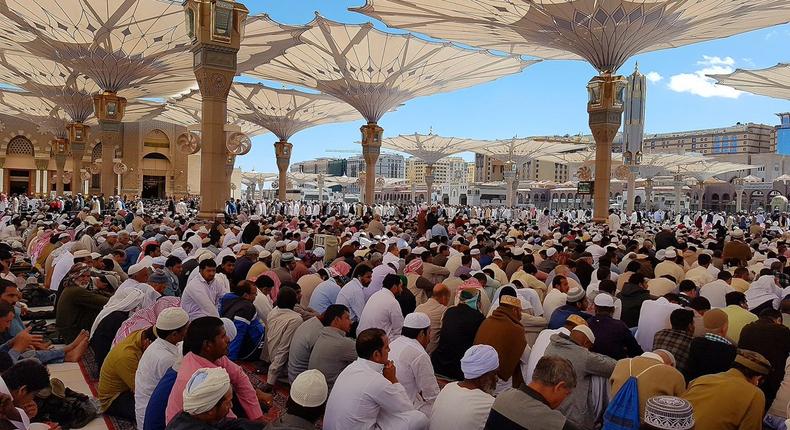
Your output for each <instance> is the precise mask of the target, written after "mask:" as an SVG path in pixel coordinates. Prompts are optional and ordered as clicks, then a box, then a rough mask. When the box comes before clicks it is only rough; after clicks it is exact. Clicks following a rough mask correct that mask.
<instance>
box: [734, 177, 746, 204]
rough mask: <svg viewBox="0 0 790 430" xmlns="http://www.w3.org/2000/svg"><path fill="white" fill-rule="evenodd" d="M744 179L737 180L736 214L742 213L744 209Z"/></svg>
mask: <svg viewBox="0 0 790 430" xmlns="http://www.w3.org/2000/svg"><path fill="white" fill-rule="evenodd" d="M743 194H744V189H743V179H741V178H737V179H736V180H735V212H740V211H741V210H742V209H743Z"/></svg>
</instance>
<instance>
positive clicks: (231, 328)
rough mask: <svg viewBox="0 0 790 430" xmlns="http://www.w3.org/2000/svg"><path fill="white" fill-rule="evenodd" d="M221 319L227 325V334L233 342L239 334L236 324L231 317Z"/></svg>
mask: <svg viewBox="0 0 790 430" xmlns="http://www.w3.org/2000/svg"><path fill="white" fill-rule="evenodd" d="M220 319H221V320H222V324H223V325H224V326H225V334H226V335H227V336H228V339H230V341H231V342H233V339H235V338H236V334H237V330H236V324H234V323H233V321H231V320H230V319H229V318H220Z"/></svg>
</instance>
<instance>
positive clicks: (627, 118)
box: [623, 63, 647, 214]
mask: <svg viewBox="0 0 790 430" xmlns="http://www.w3.org/2000/svg"><path fill="white" fill-rule="evenodd" d="M646 97H647V80H646V79H645V76H644V75H643V74H641V73H639V63H637V64H636V65H635V66H634V73H632V74H631V75H630V76H628V78H627V83H626V88H625V99H624V101H623V110H624V115H623V164H624V165H626V166H628V168H629V169H630V170H631V173H630V174H629V175H628V178H627V180H628V188H627V190H628V192H627V197H628V200H627V206H626V210H627V212H628V213H629V214H630V213H631V212H633V211H634V198H635V197H636V196H635V194H636V190H635V188H636V187H635V186H634V182H635V180H636V176H637V175H638V173H639V164H640V163H641V161H642V138H643V137H644V134H645V98H646Z"/></svg>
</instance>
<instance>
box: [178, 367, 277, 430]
mask: <svg viewBox="0 0 790 430" xmlns="http://www.w3.org/2000/svg"><path fill="white" fill-rule="evenodd" d="M204 367H210V368H214V367H222V368H223V369H225V370H226V371H227V372H228V376H230V385H231V386H232V387H233V394H235V395H236V397H237V398H238V399H239V403H241V407H242V408H243V409H244V412H245V413H246V414H247V418H249V419H250V420H257V419H258V418H260V417H262V416H263V411H261V405H260V403H258V396H257V395H256V394H255V389H254V388H253V387H252V383H251V382H250V378H249V377H248V376H247V374H245V373H244V371H243V370H242V369H241V367H240V366H239V365H237V364H236V363H234V362H232V361H230V360H229V359H228V357H227V356H225V357H222V358H220V359H219V360H217V361H216V362H214V363H212V362H210V361H208V360H206V359H205V358H203V357H201V356H199V355H195V354H193V353H191V352H190V353H188V354H187V355H186V356H184V360H183V361H182V362H181V367H180V368H179V369H178V376H177V377H176V383H175V384H174V385H173V391H171V392H170V398H169V399H168V401H167V410H166V412H165V420H166V422H168V423H169V422H170V421H171V420H172V419H173V418H174V417H175V416H176V415H178V414H179V413H181V411H183V410H184V388H185V387H186V385H187V382H189V378H191V377H192V374H194V373H195V371H196V370H198V369H202V368H204ZM227 417H228V418H236V415H235V414H234V413H233V411H229V412H228V416H227Z"/></svg>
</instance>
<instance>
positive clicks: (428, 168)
mask: <svg viewBox="0 0 790 430" xmlns="http://www.w3.org/2000/svg"><path fill="white" fill-rule="evenodd" d="M434 179H435V178H434V176H433V164H426V165H425V187H426V188H427V189H428V204H431V203H433V181H434Z"/></svg>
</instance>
